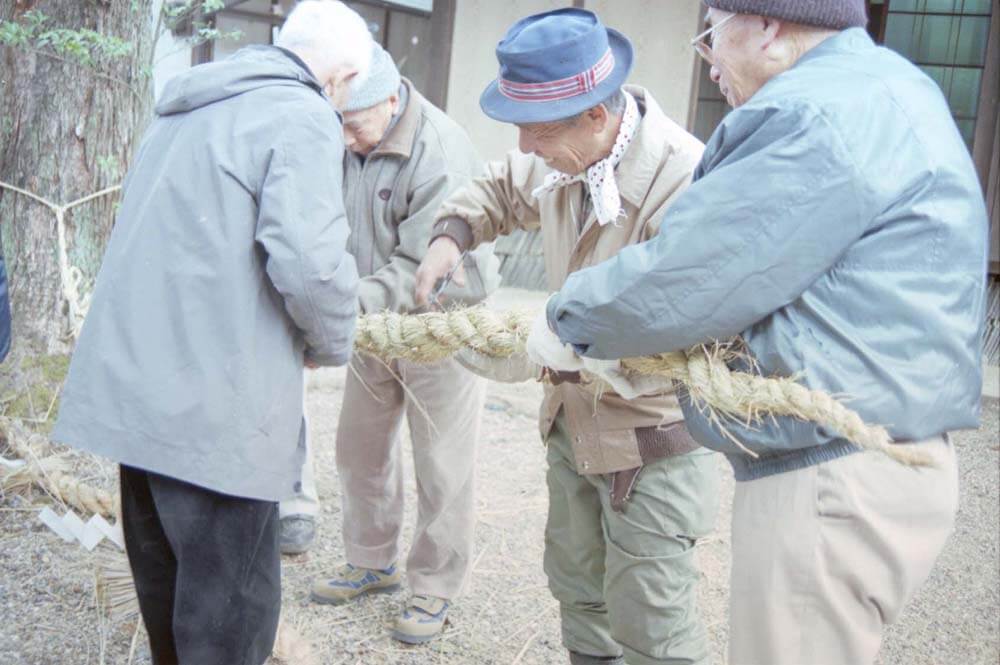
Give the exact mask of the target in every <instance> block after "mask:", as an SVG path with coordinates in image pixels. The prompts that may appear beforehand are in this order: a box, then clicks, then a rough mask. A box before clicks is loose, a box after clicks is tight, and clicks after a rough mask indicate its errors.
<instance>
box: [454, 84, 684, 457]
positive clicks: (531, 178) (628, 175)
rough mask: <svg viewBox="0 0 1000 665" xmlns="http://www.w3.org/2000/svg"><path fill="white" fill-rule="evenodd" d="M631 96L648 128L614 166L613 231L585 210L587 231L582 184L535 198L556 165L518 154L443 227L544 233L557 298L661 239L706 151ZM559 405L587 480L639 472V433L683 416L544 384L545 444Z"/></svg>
mask: <svg viewBox="0 0 1000 665" xmlns="http://www.w3.org/2000/svg"><path fill="white" fill-rule="evenodd" d="M625 90H626V92H629V93H631V94H632V96H633V97H634V98H635V99H636V101H637V102H638V105H639V109H640V111H641V113H642V121H641V123H640V125H639V129H638V131H637V132H636V134H635V136H634V138H633V139H632V143H631V144H630V146H629V148H628V150H627V151H626V153H625V155H624V157H622V161H621V162H620V163H619V165H618V168H617V169H616V180H617V182H618V187H619V190H620V192H621V198H622V207H623V209H624V210H625V216H624V217H620V218H619V219H618V220H617V222H616V224H608V225H605V226H603V227H602V226H600V225H599V224H598V223H597V218H596V216H595V215H594V212H593V207H592V206H588V207H587V210H588V211H589V214H587V215H586V219H584V220H582V231H581V230H580V225H581V220H580V219H579V217H580V215H581V209H582V208H583V201H584V190H583V188H584V186H585V185H584V184H583V183H581V182H577V183H573V184H572V185H569V186H566V187H562V188H560V189H557V190H555V191H552V192H548V193H544V194H541V195H540V196H539V198H538V199H537V200H536V199H535V198H534V197H533V196H532V194H531V192H532V190H534V189H535V188H536V187H538V186H539V185H540V184H542V180H543V178H544V177H545V175H546V174H547V173H548V172H549V168H548V167H547V166H546V165H545V163H544V162H543V161H542V160H541V159H539V158H537V157H535V156H533V155H525V154H523V153H519V152H516V151H513V152H510V153H508V155H507V157H506V158H505V159H504V160H503V161H499V162H493V163H490V164H488V165H487V168H486V171H487V172H486V175H485V176H483V177H480V178H476V179H474V180H473V181H472V183H471V184H470V185H469V186H468V187H465V188H463V189H461V190H459V191H457V192H455V194H453V195H452V196H450V197H449V198H448V199H447V200H446V201H445V203H444V205H442V206H441V209H440V210H439V211H438V213H437V220H438V221H439V222H443V220H446V219H447V218H454V217H458V218H460V219H462V220H465V221H466V222H467V223H468V225H469V227H470V230H471V232H472V246H476V245H478V244H479V243H481V242H488V241H492V240H494V239H495V238H496V237H497V236H499V235H504V234H508V233H510V232H511V231H513V230H514V229H515V228H524V229H537V228H539V227H541V233H542V247H543V253H544V260H545V273H546V277H547V280H548V286H549V289H550V290H552V291H555V290H557V289H559V287H560V286H562V284H563V282H564V281H565V280H566V277H567V276H568V275H569V274H570V273H572V272H573V271H575V270H579V269H581V268H585V267H587V266H590V265H593V264H595V263H599V262H601V261H603V260H605V259H608V258H610V257H612V256H614V255H615V254H617V253H618V251H619V250H621V249H622V248H623V247H625V246H627V245H632V244H635V243H639V242H643V241H645V240H648V239H649V238H650V237H652V236H653V235H654V234H655V233H656V232H657V229H658V226H659V221H660V219H661V218H662V217H663V214H664V212H665V211H666V209H667V208H668V207H669V206H670V204H671V203H672V202H673V201H674V199H675V198H676V197H677V196H678V194H680V192H681V191H682V190H683V189H684V188H685V187H686V186H687V185H688V184H689V182H690V179H691V174H692V172H693V171H694V168H695V166H696V165H697V164H698V160H699V159H700V158H701V153H702V151H703V149H704V146H703V145H702V144H701V142H700V141H698V140H697V139H696V138H694V137H693V136H691V135H690V134H688V133H687V132H686V131H684V130H683V129H682V128H681V127H680V126H678V125H677V124H676V123H674V122H673V121H672V120H670V119H669V118H667V117H666V115H664V113H663V111H662V110H661V109H660V107H659V105H657V103H656V102H655V100H653V98H652V97H651V96H650V95H649V93H648V92H647V91H646V90H645V89H643V88H641V87H637V86H626V87H625ZM438 228H440V226H439V227H438ZM560 408H563V409H564V410H565V415H566V420H567V424H568V426H569V429H570V435H571V436H572V438H573V453H574V456H575V458H576V464H577V471H578V472H579V473H583V474H594V473H611V472H615V471H622V470H626V469H633V468H635V467H639V466H641V465H642V463H643V459H644V458H645V455H644V454H642V451H640V442H639V441H638V440H637V434H636V429H637V428H655V427H656V426H659V425H669V424H671V423H678V422H681V421H682V419H683V416H682V415H681V410H680V406H679V404H678V402H677V396H676V395H675V394H674V393H673V392H670V393H664V394H661V395H656V396H650V397H642V398H639V399H635V400H631V401H627V400H625V399H623V398H622V397H620V396H619V395H617V394H616V393H614V392H609V391H605V392H603V393H602V394H601V395H600V396H598V395H597V394H596V387H595V385H594V384H592V383H591V384H570V383H563V384H560V385H557V386H552V385H546V387H545V401H544V402H543V403H542V408H541V414H540V422H539V427H540V429H541V434H542V437H543V438H545V437H547V436H548V433H549V430H550V429H551V428H552V424H553V422H554V421H555V418H556V415H557V414H558V413H559V409H560Z"/></svg>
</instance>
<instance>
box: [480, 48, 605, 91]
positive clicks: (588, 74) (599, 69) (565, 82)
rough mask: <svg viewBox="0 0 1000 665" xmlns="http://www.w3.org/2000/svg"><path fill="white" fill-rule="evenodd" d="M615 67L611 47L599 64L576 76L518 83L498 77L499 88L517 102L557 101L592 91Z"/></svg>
mask: <svg viewBox="0 0 1000 665" xmlns="http://www.w3.org/2000/svg"><path fill="white" fill-rule="evenodd" d="M614 68H615V56H614V54H613V53H612V52H611V49H610V48H609V49H608V50H607V51H605V52H604V55H603V56H601V59H600V60H598V61H597V64H595V65H594V66H593V67H591V68H590V69H588V70H586V71H583V72H580V73H579V74H576V75H575V76H570V77H567V78H564V79H559V80H558V81H546V82H545V83H516V82H514V81H508V80H507V79H505V78H498V79H497V88H499V90H500V93H501V94H502V95H503V96H504V97H507V98H508V99H513V100H514V101H516V102H557V101H560V100H563V99H569V98H570V97H576V96H577V95H582V94H585V93H588V92H590V91H591V90H593V89H594V88H596V87H597V86H598V85H599V84H600V83H601V81H603V80H604V79H606V78H608V76H610V75H611V72H612V71H614Z"/></svg>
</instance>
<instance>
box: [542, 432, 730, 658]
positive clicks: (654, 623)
mask: <svg viewBox="0 0 1000 665" xmlns="http://www.w3.org/2000/svg"><path fill="white" fill-rule="evenodd" d="M566 432H567V430H566V424H565V420H564V418H563V416H562V414H560V415H559V417H558V418H556V422H555V425H554V426H553V428H552V432H551V434H550V435H549V439H548V463H549V470H548V475H547V479H548V486H549V517H548V523H547V524H546V527H545V562H544V565H545V573H546V575H547V576H548V579H549V589H551V591H552V595H553V596H554V597H555V598H556V600H558V601H559V604H560V615H561V620H562V637H563V645H564V646H565V647H566V648H567V649H569V650H571V651H575V652H577V653H581V654H584V655H588V656H599V657H600V656H604V657H607V656H619V655H623V654H624V656H625V662H626V663H628V664H629V665H667V664H669V665H682V664H683V665H693V664H695V663H697V664H698V665H707V663H710V662H712V661H711V658H710V653H709V645H708V639H707V636H706V633H705V627H704V624H703V623H702V620H701V617H700V616H699V613H698V608H697V604H696V601H697V584H698V578H699V572H698V567H697V565H696V563H695V559H694V544H695V542H696V540H697V539H698V538H700V537H702V536H704V535H706V534H708V533H709V532H710V531H711V530H712V527H713V525H714V523H715V517H716V513H717V512H718V507H719V478H718V470H717V466H716V465H717V463H718V458H717V457H716V455H715V454H712V453H710V452H709V451H707V450H704V449H701V450H696V451H694V452H691V453H687V454H685V455H677V456H676V457H668V458H666V459H661V460H657V461H656V462H653V463H652V464H648V465H646V466H645V467H644V468H643V470H642V471H641V472H640V474H639V478H638V481H637V482H636V485H635V488H634V489H633V492H632V496H631V498H630V499H629V501H628V503H627V504H626V505H625V510H624V511H623V512H620V513H619V512H615V511H614V510H612V508H611V500H610V487H609V484H608V480H607V476H604V475H600V474H598V475H586V476H584V475H580V474H579V473H577V472H576V463H575V462H574V459H573V448H572V445H571V443H570V440H569V436H568V435H567V433H566Z"/></svg>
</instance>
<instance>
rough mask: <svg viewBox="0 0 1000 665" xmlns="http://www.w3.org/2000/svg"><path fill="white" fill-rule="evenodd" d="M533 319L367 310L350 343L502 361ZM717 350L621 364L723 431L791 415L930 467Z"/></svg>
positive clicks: (806, 394) (833, 406)
mask: <svg viewBox="0 0 1000 665" xmlns="http://www.w3.org/2000/svg"><path fill="white" fill-rule="evenodd" d="M533 318H534V317H533V315H532V314H530V313H529V312H524V311H511V312H494V311H491V310H489V309H487V308H486V307H482V306H479V307H471V308H468V309H457V310H451V311H447V312H430V313H426V314H415V315H405V314H396V313H393V312H383V313H378V314H367V315H365V316H362V317H360V318H359V319H358V331H357V340H356V341H355V348H356V349H358V350H359V351H362V352H364V353H368V354H371V355H373V356H376V357H378V358H380V359H382V360H384V361H390V360H393V359H397V358H401V359H405V360H409V361H412V362H418V363H427V362H434V361H436V360H441V359H442V358H446V357H448V356H451V355H453V354H454V353H455V352H457V351H459V350H461V349H466V348H467V349H472V350H474V351H476V352H478V353H480V354H483V355H485V356H489V357H492V358H509V357H511V356H513V355H515V354H523V353H524V347H525V342H526V341H527V338H528V332H529V330H530V329H531V323H532V320H533ZM720 348H721V347H719V348H714V349H712V348H708V347H704V346H699V347H694V348H692V349H689V350H688V351H674V352H671V353H663V354H659V355H656V356H647V357H642V358H628V359H625V360H622V365H623V366H624V368H625V369H627V370H631V371H633V372H636V373H638V374H657V375H661V376H665V377H668V378H671V379H674V380H675V381H677V382H679V383H681V384H683V385H684V386H685V387H686V388H687V389H688V391H689V393H690V395H691V397H692V399H693V400H694V402H695V404H698V405H699V406H700V407H702V408H704V409H706V410H707V411H708V413H709V414H710V417H712V419H713V420H714V421H715V422H716V423H717V424H718V425H719V426H720V427H721V428H723V429H724V420H725V419H730V420H739V421H741V422H745V423H754V422H758V421H759V419H760V417H762V416H792V417H795V418H799V419H801V420H808V421H811V422H814V423H817V424H819V425H822V426H824V427H826V428H828V429H831V430H834V431H836V432H839V433H840V434H841V436H843V437H844V438H846V439H847V440H849V441H850V442H851V443H853V444H854V445H856V446H858V447H859V448H861V449H863V450H871V451H877V452H880V453H882V454H884V455H886V456H888V457H890V458H892V459H893V460H896V461H897V462H900V463H902V464H907V465H910V466H927V465H929V464H931V461H930V458H929V457H928V456H927V455H926V454H924V453H923V452H922V451H916V450H912V449H909V448H902V447H899V446H896V445H893V444H892V437H890V436H889V433H888V432H887V431H886V429H885V428H884V427H881V426H878V425H868V424H866V423H865V422H864V421H863V420H862V419H861V417H860V416H858V414H857V413H855V412H854V411H852V410H851V409H848V408H847V407H846V406H844V405H843V404H842V403H840V402H838V401H837V400H835V399H833V398H832V397H831V396H830V395H827V394H826V393H824V392H821V391H818V390H810V389H809V388H806V387H805V386H803V385H801V384H799V383H797V382H796V381H795V380H794V379H791V378H787V377H779V378H769V377H763V376H758V375H754V374H748V373H745V372H734V371H732V370H730V369H729V367H728V366H727V365H726V363H725V353H724V352H721V351H720Z"/></svg>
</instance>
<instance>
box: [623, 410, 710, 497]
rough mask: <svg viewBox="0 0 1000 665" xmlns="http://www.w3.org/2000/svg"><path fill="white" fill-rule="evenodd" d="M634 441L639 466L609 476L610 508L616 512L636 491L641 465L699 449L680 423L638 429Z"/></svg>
mask: <svg viewBox="0 0 1000 665" xmlns="http://www.w3.org/2000/svg"><path fill="white" fill-rule="evenodd" d="M635 439H636V443H638V445H639V458H640V459H642V464H640V465H639V466H637V467H635V468H633V469H623V470H621V471H615V472H614V473H612V474H610V475H611V508H612V509H613V510H614V511H615V512H619V513H620V512H622V511H623V510H625V504H626V503H627V502H628V500H629V498H630V497H631V496H632V490H633V489H635V484H636V482H637V481H638V480H639V472H641V471H642V467H643V466H645V465H646V464H649V463H651V462H655V461H656V460H660V459H663V458H665V457H674V456H675V455H683V454H684V453H689V452H691V451H693V450H697V449H698V448H700V446H699V445H698V442H697V441H695V440H694V439H693V438H692V437H691V434H690V433H689V432H688V430H687V427H685V425H684V423H682V422H677V423H673V424H671V425H667V426H666V427H637V428H635Z"/></svg>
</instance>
